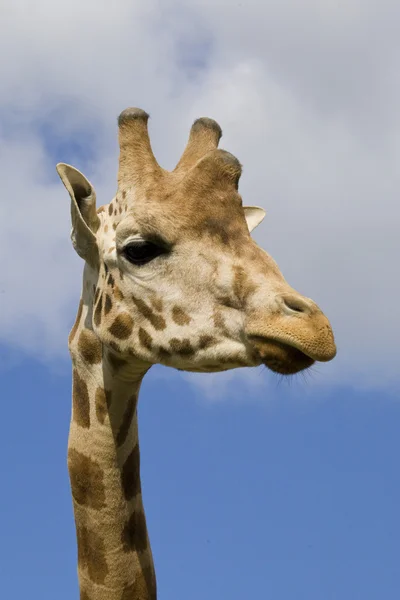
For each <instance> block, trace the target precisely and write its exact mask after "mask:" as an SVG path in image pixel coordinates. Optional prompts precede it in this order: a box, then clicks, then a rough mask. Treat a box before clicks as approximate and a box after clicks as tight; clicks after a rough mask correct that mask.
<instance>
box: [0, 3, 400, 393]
mask: <svg viewBox="0 0 400 600" xmlns="http://www.w3.org/2000/svg"><path fill="white" fill-rule="evenodd" d="M399 18H400V7H398V6H397V5H396V4H395V3H394V2H390V1H389V0H382V1H379V2H378V0H373V1H371V2H369V3H367V4H366V3H361V2H356V1H355V0H352V1H347V2H342V3H339V4H338V3H333V2H325V3H320V2H316V1H311V0H308V1H305V2H302V3H301V4H299V3H297V2H295V0H286V2H281V3H279V4H278V3H275V4H274V5H271V4H270V3H268V4H267V3H263V2H261V0H258V1H257V0H252V1H250V2H247V3H238V4H235V5H232V3H229V2H227V1H226V0H218V1H216V0H213V2H211V1H204V0H202V1H201V2H200V1H197V0H195V1H192V2H190V3H186V4H185V7H183V5H181V4H180V3H178V2H175V1H173V0H170V1H169V2H164V3H162V6H161V4H159V3H157V2H155V1H153V2H148V1H146V2H144V1H143V2H137V1H135V2H133V1H122V0H121V1H119V2H114V3H109V2H105V1H100V2H99V1H98V0H97V1H96V2H94V1H92V2H86V3H83V4H82V3H78V2H77V1H76V0H71V1H70V2H68V3H64V4H57V8H54V3H51V2H49V1H44V0H38V1H37V2H35V6H34V7H33V6H32V3H31V2H29V1H28V0H25V1H22V0H20V1H16V0H13V1H11V0H6V1H5V2H3V3H2V6H1V8H0V23H1V25H0V29H1V31H0V33H1V35H0V56H1V59H0V78H1V82H2V86H1V90H0V157H1V161H0V173H1V181H2V194H1V200H0V219H1V220H0V251H1V256H2V257H3V269H2V272H1V274H0V292H1V293H0V303H1V311H0V336H1V338H2V339H3V341H5V342H6V343H8V344H13V345H15V346H17V347H20V348H23V349H24V350H27V351H29V352H33V353H35V354H36V355H37V354H39V355H43V356H44V357H45V358H46V357H50V356H57V355H59V354H60V353H64V354H65V340H66V333H67V330H68V327H69V325H70V323H71V321H72V319H73V313H74V308H72V309H71V307H72V306H73V304H72V302H73V300H76V298H77V294H78V290H79V286H80V261H79V260H78V259H77V258H76V257H75V256H74V253H73V251H72V248H71V247H70V245H69V239H68V238H69V206H68V197H67V194H66V193H65V190H64V189H63V187H62V185H61V184H60V183H58V182H57V181H56V179H55V178H54V177H53V173H54V171H53V169H54V165H51V163H50V162H49V156H48V154H46V143H47V142H48V140H46V138H44V137H43V129H40V128H39V127H38V123H40V124H45V125H46V132H47V133H46V135H47V136H48V135H49V132H50V133H51V135H52V136H54V137H55V138H56V139H57V140H62V139H64V138H65V139H66V140H69V141H71V140H76V141H79V142H80V143H82V144H83V145H84V144H85V143H86V138H87V136H89V138H90V140H92V137H91V136H93V134H95V135H94V137H93V141H92V144H93V146H94V148H93V155H92V156H89V158H88V159H85V160H83V159H82V160H81V161H80V162H79V161H78V162H77V163H76V166H77V167H78V168H83V169H84V171H85V173H86V174H87V176H88V177H89V178H90V179H91V180H92V182H93V183H94V184H95V187H96V189H97V193H98V199H99V202H100V203H103V202H106V201H108V200H109V199H110V198H111V196H112V194H113V193H114V191H115V181H116V168H117V163H116V159H117V138H116V117H117V115H118V114H119V112H120V111H121V110H122V109H123V108H125V107H127V106H130V105H138V106H141V107H143V108H144V109H145V110H147V111H149V112H150V113H151V115H152V121H151V133H152V141H153V146H154V148H155V151H156V153H157V156H158V157H159V159H160V162H161V163H162V164H163V165H164V166H166V167H167V168H168V167H172V166H173V164H174V163H175V162H176V160H177V159H178V157H179V154H180V152H181V151H182V149H183V146H184V144H185V142H186V138H187V135H188V130H189V127H190V124H191V121H192V120H193V119H194V118H196V117H198V116H211V117H213V118H215V119H217V120H218V121H219V122H220V124H221V126H222V128H223V130H224V137H223V140H222V146H223V147H225V148H227V149H229V150H230V151H231V152H233V153H234V154H236V155H237V156H238V158H239V159H240V160H241V162H242V163H243V164H244V175H243V177H242V181H241V192H242V195H243V197H244V199H245V202H246V203H249V204H253V203H258V204H261V205H263V206H264V207H265V208H266V210H267V212H268V216H267V219H266V220H265V222H264V224H262V225H261V226H260V228H259V229H258V230H257V231H256V233H255V237H256V239H257V241H258V242H259V243H260V244H261V245H262V246H263V247H265V248H266V249H267V250H268V251H269V252H270V253H271V254H272V255H273V256H274V258H276V260H277V261H278V264H279V265H280V267H281V269H282V271H283V273H284V274H285V276H286V277H287V279H288V281H289V282H290V283H291V284H292V285H293V286H294V287H296V288H297V289H299V291H301V292H302V293H304V294H305V295H307V296H311V297H313V298H314V299H315V300H316V301H317V302H319V304H320V305H321V307H322V308H323V309H324V311H325V312H326V313H327V315H328V316H329V317H330V319H331V321H332V323H333V326H334V330H335V333H336V337H337V341H338V347H339V354H338V357H337V358H336V359H335V361H333V362H332V363H330V364H329V365H325V366H321V367H320V368H319V371H320V376H319V379H320V380H321V381H322V380H324V381H329V382H334V381H335V382H338V383H346V382H352V383H354V382H359V383H358V384H360V385H361V384H362V385H374V386H378V387H379V386H392V387H393V386H394V387H396V386H398V365H399V363H400V352H399V349H398V337H399V333H400V323H399V319H398V311H397V298H398V297H399V296H400V278H399V277H398V275H397V271H398V265H397V263H398V261H399V257H400V235H399V233H398V231H399V222H400V208H399V200H398V194H399V193H398V189H399V187H400V186H399V175H398V172H399V170H398V165H399V164H400V160H399V158H400V157H399V154H400V153H399V148H400V146H399V140H400V122H399V116H398V115H399V112H398V106H399V104H400V102H399V101H400V83H399V78H398V75H397V70H398V63H399V58H400V40H399V37H398V32H397V29H396V23H398V21H399ZM191 65H192V66H191ZM59 158H60V159H62V158H63V157H59ZM54 162H55V161H54ZM50 167H51V169H52V170H51V171H50V170H49V169H50ZM255 376H256V372H255V375H254V377H255ZM211 377H214V376H211ZM224 377H225V379H226V378H227V377H228V379H229V377H230V375H229V376H226V375H221V376H219V378H218V377H216V378H215V379H213V381H214V380H215V381H221V382H222V381H225V379H224ZM235 377H236V375H235ZM250 377H252V376H250ZM195 379H196V380H197V378H194V379H193V380H195ZM208 381H211V380H210V379H208ZM201 385H203V384H201ZM204 385H205V384H204ZM212 386H214V383H212ZM396 389H398V387H397V388H396Z"/></svg>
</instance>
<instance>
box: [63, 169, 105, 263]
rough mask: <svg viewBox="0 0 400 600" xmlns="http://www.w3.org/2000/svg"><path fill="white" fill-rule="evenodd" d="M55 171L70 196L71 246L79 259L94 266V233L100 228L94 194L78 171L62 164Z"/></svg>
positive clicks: (95, 259) (95, 257)
mask: <svg viewBox="0 0 400 600" xmlns="http://www.w3.org/2000/svg"><path fill="white" fill-rule="evenodd" d="M56 169H57V173H58V174H59V176H60V178H61V181H62V182H63V184H64V185H65V187H66V189H67V191H68V193H69V195H70V196H71V221H72V230H71V240H72V244H73V246H74V248H75V250H76V252H77V253H78V254H79V256H80V257H81V258H83V259H84V260H86V261H87V262H88V263H89V264H95V263H96V262H97V261H98V255H99V251H98V247H97V240H96V236H95V233H96V231H97V229H98V228H99V226H100V219H99V217H98V215H97V212H96V193H95V191H94V189H93V187H92V185H91V183H90V182H89V181H88V180H87V179H86V177H85V176H84V175H82V173H81V172H80V171H78V169H75V168H74V167H71V166H70V165H66V164H64V163H58V165H57V166H56Z"/></svg>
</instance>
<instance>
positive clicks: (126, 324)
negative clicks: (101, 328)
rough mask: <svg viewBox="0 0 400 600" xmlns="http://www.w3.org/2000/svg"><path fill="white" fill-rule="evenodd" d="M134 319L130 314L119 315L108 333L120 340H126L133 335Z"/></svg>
mask: <svg viewBox="0 0 400 600" xmlns="http://www.w3.org/2000/svg"><path fill="white" fill-rule="evenodd" d="M132 329H133V319H132V317H131V316H130V314H129V313H126V312H125V313H121V314H119V315H118V316H117V317H116V318H115V320H114V322H113V324H112V325H111V326H110V327H109V328H108V331H109V332H110V333H111V334H112V335H113V336H114V337H116V338H118V339H120V340H126V339H127V338H128V337H129V336H130V335H131V333H132Z"/></svg>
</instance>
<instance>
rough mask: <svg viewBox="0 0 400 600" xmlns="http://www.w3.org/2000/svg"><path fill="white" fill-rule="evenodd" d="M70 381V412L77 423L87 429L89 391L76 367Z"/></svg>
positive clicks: (88, 420) (88, 425) (88, 424)
mask: <svg viewBox="0 0 400 600" xmlns="http://www.w3.org/2000/svg"><path fill="white" fill-rule="evenodd" d="M72 377H73V382H72V414H73V419H74V421H75V423H77V425H79V426H80V427H84V428H86V429H89V427H90V404H89V392H88V387H87V384H86V381H85V380H84V379H83V378H82V377H81V376H80V375H79V373H78V371H77V369H74V370H73V375H72Z"/></svg>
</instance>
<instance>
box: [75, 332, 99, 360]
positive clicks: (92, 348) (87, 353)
mask: <svg viewBox="0 0 400 600" xmlns="http://www.w3.org/2000/svg"><path fill="white" fill-rule="evenodd" d="M78 351H79V353H80V355H81V356H82V358H83V360H84V361H85V362H86V363H88V364H89V365H95V364H98V363H99V362H101V359H102V355H103V347H102V343H101V342H100V340H99V338H98V337H97V335H96V334H95V333H94V332H93V331H92V330H91V329H82V331H81V333H80V335H79V340H78Z"/></svg>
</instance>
